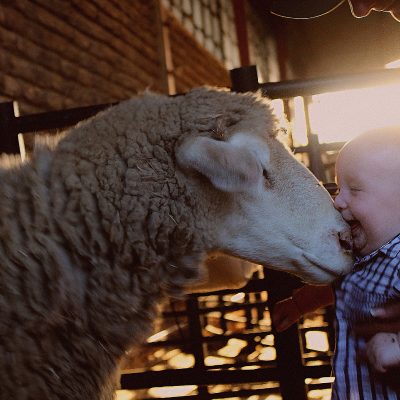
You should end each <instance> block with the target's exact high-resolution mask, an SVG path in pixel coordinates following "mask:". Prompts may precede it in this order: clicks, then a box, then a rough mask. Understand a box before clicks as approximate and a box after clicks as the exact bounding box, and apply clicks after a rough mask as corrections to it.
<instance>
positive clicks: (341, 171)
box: [335, 144, 400, 256]
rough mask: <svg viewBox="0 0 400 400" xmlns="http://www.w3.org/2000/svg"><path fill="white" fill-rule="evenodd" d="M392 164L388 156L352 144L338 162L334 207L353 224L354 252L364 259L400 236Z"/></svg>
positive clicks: (398, 190)
mask: <svg viewBox="0 0 400 400" xmlns="http://www.w3.org/2000/svg"><path fill="white" fill-rule="evenodd" d="M390 162H391V159H390V154H389V153H388V154H386V152H383V153H382V152H377V153H373V152H372V154H371V153H370V152H366V151H363V150H360V148H359V147H357V146H354V145H353V146H352V145H351V144H350V145H349V146H347V147H345V148H344V149H343V150H342V151H341V153H340V154H339V157H338V160H337V163H336V175H337V184H338V187H339V193H338V195H337V196H336V199H335V207H336V208H337V209H338V210H339V211H340V212H341V214H342V216H343V218H344V219H345V220H346V221H347V222H348V223H349V224H350V226H351V232H352V236H353V248H354V251H355V253H357V254H359V255H362V256H363V255H366V254H369V253H370V252H372V251H373V250H375V249H377V248H379V247H381V246H382V245H384V244H385V243H387V242H388V241H389V240H391V239H392V238H393V237H394V236H396V235H397V234H398V233H400V184H399V183H398V182H397V180H398V175H399V174H398V169H397V170H396V169H391V168H390V166H391V165H390ZM396 162H398V161H397V160H396Z"/></svg>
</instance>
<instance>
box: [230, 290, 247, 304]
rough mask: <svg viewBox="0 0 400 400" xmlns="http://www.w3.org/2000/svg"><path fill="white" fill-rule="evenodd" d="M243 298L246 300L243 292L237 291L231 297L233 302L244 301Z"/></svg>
mask: <svg viewBox="0 0 400 400" xmlns="http://www.w3.org/2000/svg"><path fill="white" fill-rule="evenodd" d="M243 300H244V293H243V292H239V293H236V294H234V295H233V296H232V297H231V302H232V303H243Z"/></svg>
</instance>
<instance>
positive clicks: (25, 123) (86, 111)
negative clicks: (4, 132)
mask: <svg viewBox="0 0 400 400" xmlns="http://www.w3.org/2000/svg"><path fill="white" fill-rule="evenodd" d="M115 104H117V103H110V104H97V105H94V106H87V107H78V108H70V109H68V110H61V111H49V112H45V113H40V114H31V115H24V116H22V117H18V118H15V120H14V132H17V133H26V132H35V131H42V130H48V129H59V128H65V127H68V126H71V125H75V124H76V123H78V122H79V121H82V120H84V119H86V118H89V117H92V116H93V115H95V114H97V113H98V112H100V111H102V110H105V109H106V108H109V107H111V106H112V105H115Z"/></svg>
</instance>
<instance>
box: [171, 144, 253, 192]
mask: <svg viewBox="0 0 400 400" xmlns="http://www.w3.org/2000/svg"><path fill="white" fill-rule="evenodd" d="M176 155H177V161H178V163H179V165H180V166H181V167H183V168H186V169H190V170H195V171H197V172H199V173H200V174H202V175H204V176H205V177H207V178H208V179H209V180H210V181H211V183H212V184H213V185H214V186H215V187H216V188H217V189H220V190H223V191H225V192H241V191H246V190H248V189H249V188H250V187H251V186H253V185H255V184H256V183H257V182H258V180H259V178H260V175H261V167H260V166H259V164H258V162H257V159H256V157H255V154H254V153H252V152H251V151H250V150H249V149H248V148H246V147H240V146H237V145H234V144H232V143H230V142H222V141H219V140H215V139H211V138H207V137H202V136H200V137H196V138H193V139H189V140H188V141H187V142H185V143H183V145H182V146H181V147H180V148H179V149H178V151H177V154H176Z"/></svg>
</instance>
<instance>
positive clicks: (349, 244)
mask: <svg viewBox="0 0 400 400" xmlns="http://www.w3.org/2000/svg"><path fill="white" fill-rule="evenodd" d="M338 236H339V243H340V246H341V247H342V249H343V250H345V251H351V250H352V249H353V240H352V238H351V231H350V230H349V229H346V230H343V231H340V232H339V233H338Z"/></svg>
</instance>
